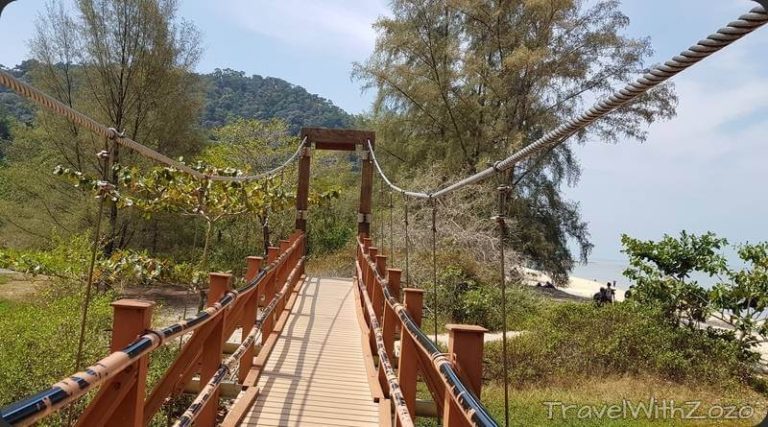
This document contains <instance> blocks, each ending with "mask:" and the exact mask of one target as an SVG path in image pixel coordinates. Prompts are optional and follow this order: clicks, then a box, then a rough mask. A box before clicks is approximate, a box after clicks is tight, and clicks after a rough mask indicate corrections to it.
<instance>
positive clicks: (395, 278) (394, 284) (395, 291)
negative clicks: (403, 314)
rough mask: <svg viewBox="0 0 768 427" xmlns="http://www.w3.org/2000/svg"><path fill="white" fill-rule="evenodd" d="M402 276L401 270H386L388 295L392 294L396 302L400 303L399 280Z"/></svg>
mask: <svg viewBox="0 0 768 427" xmlns="http://www.w3.org/2000/svg"><path fill="white" fill-rule="evenodd" d="M402 274H403V270H400V269H399V268H388V269H387V282H388V284H389V293H390V294H392V297H393V298H395V299H396V300H397V301H398V302H400V301H402V299H401V296H400V278H401V277H402Z"/></svg>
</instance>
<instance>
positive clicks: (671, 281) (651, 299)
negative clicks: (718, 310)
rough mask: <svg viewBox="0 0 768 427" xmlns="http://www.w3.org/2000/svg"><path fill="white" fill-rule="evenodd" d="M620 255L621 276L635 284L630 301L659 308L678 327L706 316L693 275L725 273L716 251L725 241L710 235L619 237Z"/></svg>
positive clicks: (707, 310) (707, 307) (706, 301)
mask: <svg viewBox="0 0 768 427" xmlns="http://www.w3.org/2000/svg"><path fill="white" fill-rule="evenodd" d="M621 243H622V245H623V246H624V248H623V249H622V252H624V253H625V254H627V256H628V257H629V264H630V267H629V268H628V269H627V270H626V271H625V272H624V275H625V276H626V277H627V278H629V279H631V280H632V281H634V282H635V288H634V290H633V291H632V299H633V300H636V301H638V302H640V303H647V304H653V305H657V306H659V307H661V309H662V311H663V312H664V313H665V315H666V316H667V318H668V319H670V320H671V321H672V322H673V323H674V324H675V325H680V323H681V321H682V319H687V320H688V321H689V325H690V326H691V327H694V324H693V323H690V321H696V322H703V321H705V320H706V318H707V316H708V315H709V313H710V310H711V307H710V304H709V303H710V301H709V297H708V295H707V292H706V290H705V289H704V288H702V287H701V286H700V285H699V284H698V282H697V281H696V280H694V279H692V278H691V275H692V274H693V273H704V274H707V275H709V276H714V275H718V274H720V273H723V272H725V270H726V261H725V257H724V256H723V255H721V254H720V253H719V252H718V251H719V250H721V249H722V248H724V247H725V245H727V243H728V241H727V240H726V239H722V238H719V237H717V236H716V235H715V234H714V233H711V232H710V233H706V234H704V235H702V236H697V235H694V234H688V233H686V232H685V231H683V232H681V233H680V237H679V238H675V237H672V236H669V235H664V237H663V238H662V239H661V240H660V241H658V242H654V241H650V240H649V241H641V240H638V239H634V238H632V237H629V236H627V235H626V234H625V235H622V236H621Z"/></svg>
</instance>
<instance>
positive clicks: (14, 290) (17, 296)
mask: <svg viewBox="0 0 768 427" xmlns="http://www.w3.org/2000/svg"><path fill="white" fill-rule="evenodd" d="M49 280H50V279H48V278H47V277H45V276H35V277H32V276H28V275H25V274H21V273H3V274H0V299H6V300H10V301H15V302H22V301H28V300H29V299H31V298H32V297H33V296H34V295H35V294H36V293H37V291H38V290H39V289H40V288H41V287H43V286H45V285H46V284H47V283H49Z"/></svg>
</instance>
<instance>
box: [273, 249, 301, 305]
mask: <svg viewBox="0 0 768 427" xmlns="http://www.w3.org/2000/svg"><path fill="white" fill-rule="evenodd" d="M290 247H291V241H290V240H281V241H280V255H282V254H284V253H286V252H288V249H289V248H290ZM295 255H296V254H295V253H291V254H290V255H288V256H287V257H286V258H285V260H284V261H283V265H282V266H281V267H280V281H279V282H277V283H276V284H275V293H277V292H280V289H283V285H285V282H286V281H287V280H288V276H290V275H291V270H292V269H293V265H292V264H293V259H294V256H295ZM286 301H287V299H286V298H281V299H280V301H279V302H278V303H277V306H276V308H275V310H276V312H277V316H278V317H279V313H281V312H282V311H283V308H285V303H286Z"/></svg>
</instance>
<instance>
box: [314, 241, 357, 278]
mask: <svg viewBox="0 0 768 427" xmlns="http://www.w3.org/2000/svg"><path fill="white" fill-rule="evenodd" d="M306 272H307V276H312V277H352V276H354V272H355V242H354V240H353V241H351V242H349V243H348V244H347V245H346V246H345V247H344V248H343V249H341V250H339V251H336V252H332V253H326V254H320V255H312V256H310V257H309V260H308V261H307V266H306Z"/></svg>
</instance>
